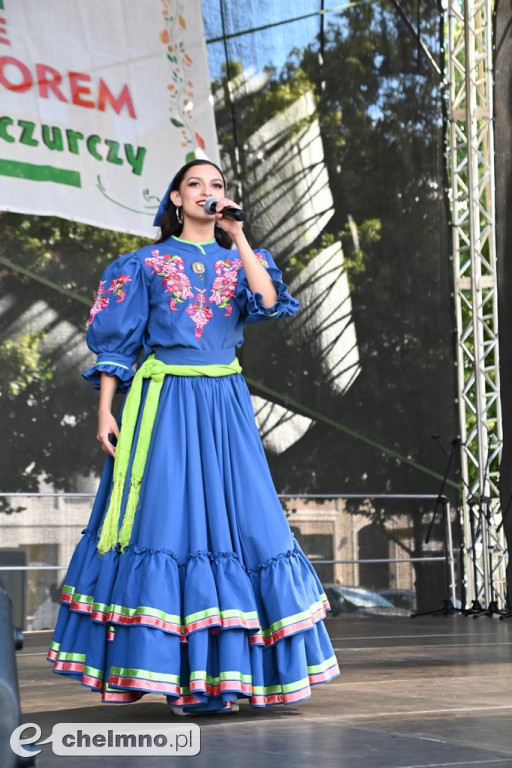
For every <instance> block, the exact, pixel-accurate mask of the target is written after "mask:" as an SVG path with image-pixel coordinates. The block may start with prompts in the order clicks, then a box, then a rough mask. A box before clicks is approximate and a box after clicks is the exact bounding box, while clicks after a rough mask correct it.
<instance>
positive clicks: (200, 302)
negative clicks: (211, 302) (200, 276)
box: [185, 288, 213, 341]
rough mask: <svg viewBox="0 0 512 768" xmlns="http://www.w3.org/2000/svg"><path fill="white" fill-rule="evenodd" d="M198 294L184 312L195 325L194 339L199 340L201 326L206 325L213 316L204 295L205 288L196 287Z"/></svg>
mask: <svg viewBox="0 0 512 768" xmlns="http://www.w3.org/2000/svg"><path fill="white" fill-rule="evenodd" d="M196 290H197V292H198V294H197V296H196V298H195V301H194V303H193V304H189V305H188V307H187V308H186V310H185V312H186V313H187V315H188V316H189V317H190V318H191V319H192V322H193V323H194V325H195V326H196V328H195V331H194V336H195V337H196V341H199V339H200V338H201V336H202V335H203V328H204V326H205V325H207V324H208V323H209V322H210V320H211V319H212V317H213V311H212V309H211V307H209V306H208V299H207V298H206V296H205V295H204V292H205V290H206V288H202V289H201V288H197V289H196Z"/></svg>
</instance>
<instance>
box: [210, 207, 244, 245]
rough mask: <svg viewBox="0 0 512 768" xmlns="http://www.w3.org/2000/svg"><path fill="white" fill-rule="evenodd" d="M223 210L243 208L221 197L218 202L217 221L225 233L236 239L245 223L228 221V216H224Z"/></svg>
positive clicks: (233, 220)
mask: <svg viewBox="0 0 512 768" xmlns="http://www.w3.org/2000/svg"><path fill="white" fill-rule="evenodd" d="M223 208H242V206H241V205H238V204H237V203H235V202H233V200H230V199H229V198H227V197H221V198H220V199H219V200H217V205H216V213H215V220H216V222H217V224H218V225H219V227H221V229H223V230H224V232H227V233H228V235H230V236H231V237H233V238H234V237H235V236H236V235H238V234H239V233H240V232H241V231H242V229H243V226H244V223H243V221H236V220H235V219H228V218H227V217H226V216H223V215H222V209H223Z"/></svg>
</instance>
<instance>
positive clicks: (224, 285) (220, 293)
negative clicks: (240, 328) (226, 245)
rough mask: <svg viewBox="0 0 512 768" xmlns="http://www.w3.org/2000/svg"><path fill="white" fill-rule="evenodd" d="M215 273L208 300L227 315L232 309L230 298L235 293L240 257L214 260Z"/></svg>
mask: <svg viewBox="0 0 512 768" xmlns="http://www.w3.org/2000/svg"><path fill="white" fill-rule="evenodd" d="M214 266H215V274H216V275H217V277H216V278H215V279H214V281H213V285H212V292H211V296H210V298H209V299H208V301H210V302H212V303H213V304H216V305H217V306H218V307H220V308H221V309H225V310H226V311H225V312H224V315H225V316H226V317H229V316H230V315H231V312H232V311H233V305H232V304H231V299H232V298H233V296H234V295H235V288H236V281H237V279H238V270H239V269H240V268H241V267H242V261H241V259H234V260H232V259H226V260H225V261H223V260H222V259H221V260H220V261H216V262H215V265H214Z"/></svg>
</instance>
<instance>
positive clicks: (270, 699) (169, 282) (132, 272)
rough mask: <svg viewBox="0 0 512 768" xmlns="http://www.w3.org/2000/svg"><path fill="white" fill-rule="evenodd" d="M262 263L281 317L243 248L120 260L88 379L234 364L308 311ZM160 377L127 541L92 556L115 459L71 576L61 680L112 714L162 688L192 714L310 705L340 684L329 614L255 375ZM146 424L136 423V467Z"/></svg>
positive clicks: (93, 320) (60, 632)
mask: <svg viewBox="0 0 512 768" xmlns="http://www.w3.org/2000/svg"><path fill="white" fill-rule="evenodd" d="M254 252H255V254H256V256H257V258H258V259H259V260H260V261H261V263H262V264H263V265H264V266H265V268H266V269H267V271H268V273H269V275H270V276H271V278H272V281H273V285H274V287H275V289H276V291H277V294H278V298H277V301H276V303H275V304H274V305H273V306H271V307H264V306H263V304H262V295H261V293H252V291H251V290H250V288H249V285H248V282H247V278H246V275H245V270H244V268H243V266H242V262H241V259H240V257H239V254H238V253H237V251H235V250H227V249H225V248H222V247H221V246H220V245H218V244H217V242H216V241H215V240H213V241H210V242H205V243H192V242H188V241H185V240H182V239H181V238H178V237H175V236H173V237H171V238H169V239H167V240H166V241H164V242H162V243H159V244H158V245H149V246H145V247H143V248H140V249H139V250H137V251H135V252H133V253H128V254H125V255H122V256H120V257H119V258H117V259H115V260H114V261H113V262H111V263H110V264H109V265H108V266H107V268H106V269H105V270H104V272H103V274H102V276H101V279H100V282H99V285H98V289H97V291H96V295H95V298H94V303H93V306H92V309H91V313H90V318H89V323H88V328H87V335H86V339H87V343H88V346H89V348H90V349H91V350H92V351H93V352H95V353H96V355H97V361H96V363H95V365H93V366H92V367H90V368H88V369H87V370H86V371H84V373H83V374H82V375H83V377H84V378H85V379H86V380H87V381H89V382H90V383H91V384H92V385H93V386H94V387H96V388H98V387H99V381H100V372H101V371H105V372H106V373H107V374H109V375H113V376H116V377H117V379H118V391H120V392H128V393H129V390H130V388H131V385H132V382H133V379H134V375H136V373H135V370H134V365H135V363H136V362H137V360H140V362H139V365H138V367H137V369H136V370H137V371H138V370H139V368H140V367H141V366H142V365H143V364H144V363H145V361H147V359H148V358H149V357H150V356H151V354H152V353H154V357H155V358H156V359H157V360H160V361H162V362H163V363H164V364H165V365H173V364H174V365H191V366H193V365H199V366H207V365H213V364H220V365H228V364H231V363H232V362H233V361H234V360H236V349H237V347H240V346H242V344H243V330H244V325H245V323H257V322H261V321H263V320H268V319H272V318H274V319H278V318H281V317H287V316H290V315H294V314H295V313H296V312H297V311H298V310H299V308H300V304H299V302H298V301H297V299H295V298H294V297H292V296H291V295H290V293H289V291H288V288H287V285H286V284H285V283H284V282H283V281H282V273H281V271H280V270H279V269H278V267H277V266H276V264H275V262H274V260H273V258H272V256H271V254H270V253H269V252H268V251H267V250H265V249H259V250H258V251H254ZM238 365H239V364H238ZM240 370H241V368H240ZM161 378H162V379H163V381H162V383H161V390H160V396H159V400H158V406H157V411H156V416H155V420H154V425H153V429H152V432H151V435H150V438H149V437H148V440H149V449H148V452H147V460H146V464H145V468H144V473H143V477H142V482H141V484H140V489H139V496H138V500H137V505H136V513H135V517H134V520H133V525H132V527H131V530H130V540H129V544H128V545H127V546H126V545H125V546H124V547H121V546H120V545H119V544H117V546H116V547H115V548H111V549H109V550H108V551H106V552H103V553H101V552H100V551H99V548H98V540H99V538H100V533H101V530H102V524H103V522H104V520H105V516H106V511H107V508H108V506H109V502H110V501H111V497H112V493H113V471H114V459H113V458H112V457H111V456H108V455H107V456H106V459H105V465H104V468H103V471H102V475H101V480H100V484H99V488H98V492H97V495H96V498H95V501H94V504H93V508H92V512H91V515H90V518H89V522H88V524H87V527H86V528H85V529H84V530H83V531H82V536H81V539H80V540H79V542H78V544H77V546H76V548H75V550H74V552H73V555H72V558H71V561H70V564H69V567H68V570H67V574H66V577H65V579H64V586H63V589H62V595H61V603H62V605H61V606H60V609H59V615H58V619H57V623H56V627H55V630H54V634H53V638H52V642H51V646H50V649H49V653H48V660H49V661H50V662H51V663H52V664H53V671H54V672H56V673H58V674H62V675H67V676H69V677H72V678H74V679H75V680H78V681H79V682H81V683H82V684H83V685H85V686H88V687H89V688H91V689H92V690H94V691H97V692H99V693H100V694H101V700H102V701H103V702H108V703H115V702H120V703H126V702H134V701H138V700H139V699H140V698H141V697H142V696H144V695H145V694H146V693H161V694H163V695H164V696H166V700H167V703H168V704H172V705H178V706H183V707H184V710H185V711H190V712H195V711H209V710H221V711H226V710H229V709H230V708H231V707H232V703H233V702H234V701H236V700H237V699H241V698H248V700H249V704H250V705H251V706H253V707H267V706H270V705H275V704H294V703H295V704H296V703H297V702H301V701H304V700H306V699H309V698H310V697H311V686H312V685H318V684H320V683H325V682H328V681H329V680H332V679H333V678H335V677H337V676H338V675H339V674H340V670H339V667H338V663H337V660H336V656H335V654H334V650H333V647H332V645H331V642H330V639H329V636H328V634H327V630H326V628H325V625H324V621H323V620H324V619H325V617H326V612H327V611H329V610H330V606H329V602H328V600H327V597H326V595H325V593H324V590H323V588H322V584H321V582H320V580H319V578H318V576H317V574H316V572H315V570H314V568H313V566H312V564H311V562H310V561H309V559H308V558H307V557H306V555H305V553H304V552H303V551H302V549H301V547H300V546H299V544H298V542H297V540H296V538H295V536H294V535H293V533H292V532H291V530H290V527H289V525H288V522H287V519H286V517H285V514H284V511H283V509H282V506H281V503H280V501H279V498H278V495H277V492H276V489H275V486H274V484H273V481H272V477H271V474H270V470H269V466H268V463H267V459H266V456H265V453H264V449H263V445H262V442H261V437H260V434H259V431H258V428H257V424H256V421H255V417H254V411H253V407H252V402H251V397H250V393H249V389H248V387H247V384H246V382H245V379H244V378H243V376H242V373H241V372H236V371H235V372H231V371H229V375H219V376H207V375H194V376H189V375H173V374H166V375H165V376H163V377H161ZM150 381H151V379H150V378H145V379H143V380H142V382H143V383H142V394H141V401H140V403H141V404H140V413H142V411H143V407H144V402H145V398H146V397H147V392H148V386H149V383H150ZM127 399H128V395H127V396H126V397H125V398H124V401H123V406H122V408H121V412H120V414H119V417H118V423H119V424H120V426H121V434H122V428H123V408H124V406H125V404H126V401H127ZM140 426H141V417H140V414H139V415H138V416H137V423H136V426H135V436H134V442H133V445H132V449H131V454H130V462H132V461H133V452H134V450H135V444H136V441H137V439H138V431H139V430H140ZM120 439H121V438H120ZM130 467H131V465H130V466H129V467H128V472H130ZM127 492H128V491H127V488H126V487H125V489H124V492H123V495H122V499H121V501H120V509H121V513H120V514H121V517H120V519H119V522H120V523H122V519H123V514H124V511H125V509H126V495H127Z"/></svg>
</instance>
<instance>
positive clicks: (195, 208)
mask: <svg viewBox="0 0 512 768" xmlns="http://www.w3.org/2000/svg"><path fill="white" fill-rule="evenodd" d="M224 195H225V190H224V182H223V180H222V176H221V175H220V173H219V171H218V170H217V169H216V168H215V166H214V165H194V166H192V168H189V169H188V171H187V172H186V174H185V176H184V178H183V180H182V182H181V184H180V188H179V191H178V190H173V191H172V192H171V200H172V202H173V203H174V205H182V206H183V213H184V215H185V216H188V217H189V218H190V219H196V220H201V221H203V222H204V221H205V220H209V221H212V222H213V221H214V219H213V217H212V216H211V215H210V214H208V213H206V211H205V210H204V205H203V204H204V202H205V200H207V199H208V198H209V197H215V198H217V199H220V198H221V197H224Z"/></svg>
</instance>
